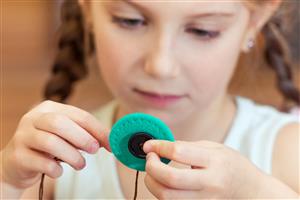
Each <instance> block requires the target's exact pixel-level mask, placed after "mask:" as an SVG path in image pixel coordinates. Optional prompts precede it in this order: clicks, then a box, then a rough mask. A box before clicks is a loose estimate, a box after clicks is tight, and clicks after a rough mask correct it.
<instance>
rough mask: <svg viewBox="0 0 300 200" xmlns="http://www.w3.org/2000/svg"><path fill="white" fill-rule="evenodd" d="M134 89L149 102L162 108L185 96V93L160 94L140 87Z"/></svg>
mask: <svg viewBox="0 0 300 200" xmlns="http://www.w3.org/2000/svg"><path fill="white" fill-rule="evenodd" d="M133 91H134V92H135V93H137V94H138V95H139V96H140V97H142V98H143V99H144V100H145V101H146V102H147V103H150V104H151V105H152V106H154V107H160V108H161V107H167V106H170V105H172V104H174V103H176V102H178V101H179V100H181V99H182V98H183V97H185V95H169V94H158V93H155V92H146V91H142V90H139V89H134V90H133Z"/></svg>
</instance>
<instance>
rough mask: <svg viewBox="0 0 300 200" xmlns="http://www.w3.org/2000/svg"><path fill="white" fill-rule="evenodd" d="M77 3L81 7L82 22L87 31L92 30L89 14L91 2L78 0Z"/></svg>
mask: <svg viewBox="0 0 300 200" xmlns="http://www.w3.org/2000/svg"><path fill="white" fill-rule="evenodd" d="M78 4H79V6H80V8H81V11H82V14H83V18H84V23H85V25H86V29H87V30H88V31H92V25H93V22H92V14H91V8H90V7H91V2H90V1H89V0H78Z"/></svg>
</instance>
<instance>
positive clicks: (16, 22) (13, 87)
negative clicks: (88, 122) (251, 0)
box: [0, 0, 300, 149]
mask: <svg viewBox="0 0 300 200" xmlns="http://www.w3.org/2000/svg"><path fill="white" fill-rule="evenodd" d="M0 1H1V123H0V125H1V129H0V130H1V133H0V134H1V145H0V148H1V149H2V148H3V147H4V146H5V145H6V144H7V142H8V141H9V139H10V138H11V137H12V135H13V134H14V132H15V130H16V128H17V125H18V122H19V120H20V118H21V117H22V116H23V115H24V114H25V113H26V112H28V111H29V110H30V108H31V107H32V106H34V105H35V104H37V103H39V102H41V101H42V100H43V97H42V94H43V92H42V91H43V88H44V85H45V83H46V81H47V79H48V77H49V73H50V69H51V64H52V63H53V60H54V56H55V50H56V44H57V39H58V32H57V31H58V27H59V23H60V4H61V1H55V0H40V1H39V0H31V1H29V0H23V1H22V0H18V1H17V0H0ZM286 1H289V3H293V4H294V7H296V8H297V9H296V12H295V13H294V14H293V15H294V16H295V17H294V19H295V21H294V22H293V24H294V25H293V31H292V33H291V34H290V35H288V38H289V39H290V45H291V46H292V47H293V57H294V60H295V62H296V64H295V67H294V69H293V70H294V71H295V83H296V84H297V85H298V87H299V70H298V69H299V68H300V67H299V58H300V55H299V54H300V52H299V51H300V50H299V46H300V38H299V35H300V30H299V29H300V27H299V18H300V17H299V11H300V7H299V5H300V3H299V1H298V0H286ZM248 67H249V66H248ZM252 67H253V66H252ZM246 68H247V67H244V68H239V69H238V70H237V74H247V76H243V77H247V78H239V79H238V78H237V79H234V80H235V81H234V83H233V84H232V86H231V92H232V93H235V94H239V95H244V96H248V97H251V98H254V99H255V100H256V101H258V102H260V103H266V104H270V105H273V106H275V107H280V106H281V105H282V97H281V96H280V95H279V93H278V91H277V90H276V87H275V79H274V74H273V73H272V71H271V70H270V69H269V68H267V67H259V68H258V69H257V70H256V71H255V72H251V73H249V72H248V71H247V69H246ZM245 69H246V70H245ZM89 70H90V75H89V77H88V78H87V79H85V80H83V81H81V82H80V83H79V84H78V85H77V87H76V90H75V91H74V93H73V95H72V97H71V99H70V100H69V101H68V103H69V104H72V105H75V106H78V107H80V108H82V109H85V110H87V111H92V110H94V109H96V108H97V107H99V106H101V105H103V104H104V103H106V102H108V101H109V100H110V99H111V94H110V93H109V92H108V90H107V88H106V86H105V85H104V83H103V82H102V80H101V77H100V75H99V73H98V71H97V66H95V65H93V66H90V69H89Z"/></svg>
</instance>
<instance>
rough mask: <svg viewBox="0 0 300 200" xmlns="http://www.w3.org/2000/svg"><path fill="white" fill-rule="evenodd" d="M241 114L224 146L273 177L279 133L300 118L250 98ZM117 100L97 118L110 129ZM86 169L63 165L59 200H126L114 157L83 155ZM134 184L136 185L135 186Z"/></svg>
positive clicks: (58, 184)
mask: <svg viewBox="0 0 300 200" xmlns="http://www.w3.org/2000/svg"><path fill="white" fill-rule="evenodd" d="M236 103H237V114H236V116H235V119H234V121H233V124H232V127H231V130H230V131H229V133H228V136H227V138H226V139H225V142H224V144H225V145H226V146H229V147H231V148H233V149H235V150H237V151H239V152H240V153H241V154H242V155H244V156H245V157H247V158H248V159H249V160H251V161H252V162H253V163H254V164H255V165H256V166H257V167H258V168H260V169H261V170H262V171H264V172H265V173H267V174H271V171H272V168H271V164H272V150H273V146H274V142H275V139H276V135H277V133H278V132H279V130H280V129H281V128H282V127H283V126H285V125H287V124H288V123H292V122H299V118H297V117H295V116H292V115H289V114H283V113H280V112H278V111H277V110H275V109H274V108H272V107H270V106H263V105H257V104H255V103H254V102H252V101H251V100H249V99H245V98H242V97H237V98H236ZM116 106H117V103H116V102H115V101H113V102H111V103H109V104H108V105H106V106H104V107H103V108H101V109H100V110H98V111H96V112H95V113H94V114H95V116H96V117H97V118H98V119H99V120H100V121H101V123H103V124H104V125H105V126H107V127H111V126H112V120H113V115H114V111H115V108H116ZM82 153H83V156H84V157H85V159H86V167H85V168H84V169H83V170H81V171H75V170H74V169H73V168H71V167H70V166H68V165H67V164H65V163H62V165H63V168H64V172H63V175H62V176H61V177H60V178H58V179H57V180H56V184H55V198H56V199H75V198H76V199H124V195H123V194H122V190H121V187H120V183H119V177H118V174H117V170H116V160H115V158H114V156H113V155H112V154H111V153H109V152H107V151H106V150H105V149H103V148H101V149H100V150H99V151H98V152H97V153H96V154H94V155H91V154H88V153H85V152H82ZM132 184H133V185H134V183H132Z"/></svg>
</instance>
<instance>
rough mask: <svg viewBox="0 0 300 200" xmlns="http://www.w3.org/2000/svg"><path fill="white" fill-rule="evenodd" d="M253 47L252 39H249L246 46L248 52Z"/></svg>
mask: <svg viewBox="0 0 300 200" xmlns="http://www.w3.org/2000/svg"><path fill="white" fill-rule="evenodd" d="M254 45H255V41H254V39H252V38H250V39H249V40H248V44H247V48H248V50H250V49H252V48H253V47H254Z"/></svg>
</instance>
